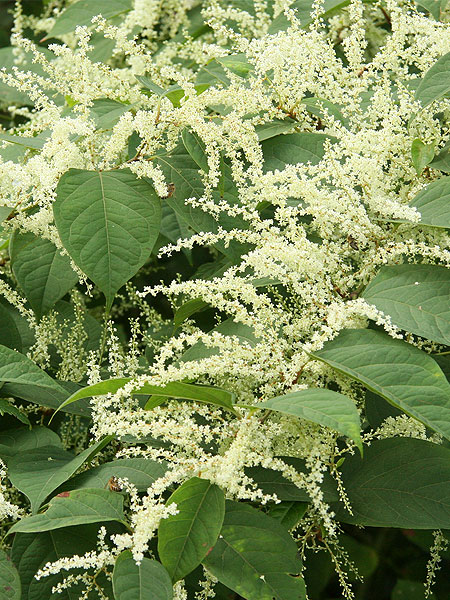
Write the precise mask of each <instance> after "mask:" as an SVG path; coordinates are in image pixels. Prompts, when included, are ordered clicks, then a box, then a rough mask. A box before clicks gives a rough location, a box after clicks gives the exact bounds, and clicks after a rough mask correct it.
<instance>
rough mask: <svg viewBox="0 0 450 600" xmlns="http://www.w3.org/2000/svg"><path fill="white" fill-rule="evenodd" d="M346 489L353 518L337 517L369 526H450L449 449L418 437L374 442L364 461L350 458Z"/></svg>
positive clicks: (346, 467)
mask: <svg viewBox="0 0 450 600" xmlns="http://www.w3.org/2000/svg"><path fill="white" fill-rule="evenodd" d="M342 479H343V483H344V488H345V491H346V493H347V496H348V498H349V501H350V505H351V507H352V512H353V516H351V515H349V514H348V513H347V511H346V510H345V508H344V507H343V506H342V505H339V507H337V505H335V506H333V510H335V511H336V513H337V518H338V519H339V520H341V521H344V522H346V523H357V524H358V525H367V526H370V527H402V528H411V529H441V528H442V529H444V528H449V527H450V449H449V448H444V447H443V446H438V445H436V444H432V443H431V442H427V441H424V440H418V439H414V438H390V439H384V440H375V441H373V442H372V443H371V445H370V446H369V447H368V448H366V451H365V452H364V459H361V458H359V457H358V456H356V455H355V456H350V457H347V458H346V459H345V461H344V464H343V466H342Z"/></svg>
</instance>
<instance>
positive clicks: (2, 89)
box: [0, 46, 55, 143]
mask: <svg viewBox="0 0 450 600" xmlns="http://www.w3.org/2000/svg"><path fill="white" fill-rule="evenodd" d="M39 52H41V53H42V54H43V55H44V56H45V58H46V59H47V60H49V61H52V60H53V59H54V58H55V55H54V54H53V53H52V52H50V50H48V49H47V48H44V47H42V46H40V47H39ZM16 53H17V48H16V47H12V46H8V47H6V48H0V65H1V66H2V68H4V69H5V71H6V72H8V73H11V72H12V68H13V67H14V66H18V68H19V69H20V71H24V72H25V73H26V72H27V71H31V72H32V73H36V74H38V75H41V76H46V73H45V71H44V70H43V68H42V67H41V65H39V64H37V63H33V58H34V57H33V54H32V52H31V51H27V50H25V49H22V50H21V54H22V58H23V60H22V59H21V64H20V65H17V64H16V63H17V55H16ZM51 93H53V91H52V92H51ZM53 99H54V98H53ZM0 104H1V105H2V106H5V107H8V106H10V105H12V104H16V105H18V106H21V105H33V104H34V102H33V100H31V99H30V97H29V95H28V94H27V93H26V92H23V91H21V90H18V89H17V88H15V87H12V86H9V85H8V84H7V83H4V82H3V81H0ZM32 143H33V142H32Z"/></svg>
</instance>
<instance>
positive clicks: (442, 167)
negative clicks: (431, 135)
mask: <svg viewBox="0 0 450 600" xmlns="http://www.w3.org/2000/svg"><path fill="white" fill-rule="evenodd" d="M430 167H432V168H433V169H438V170H439V171H442V172H443V173H450V144H448V143H447V144H446V145H445V146H444V147H443V148H441V149H440V150H439V152H438V154H436V156H434V158H433V160H432V161H431V162H430Z"/></svg>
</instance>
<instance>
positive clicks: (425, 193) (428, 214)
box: [411, 177, 450, 229]
mask: <svg viewBox="0 0 450 600" xmlns="http://www.w3.org/2000/svg"><path fill="white" fill-rule="evenodd" d="M411 206H414V207H415V208H417V210H418V211H419V212H420V215H421V218H420V223H421V224H423V225H431V226H432V227H444V228H447V229H448V228H450V177H441V179H437V180H436V181H433V182H432V183H430V184H429V185H427V187H426V188H424V189H423V190H421V191H420V192H419V193H418V194H417V196H416V197H415V198H414V199H413V201H412V202H411Z"/></svg>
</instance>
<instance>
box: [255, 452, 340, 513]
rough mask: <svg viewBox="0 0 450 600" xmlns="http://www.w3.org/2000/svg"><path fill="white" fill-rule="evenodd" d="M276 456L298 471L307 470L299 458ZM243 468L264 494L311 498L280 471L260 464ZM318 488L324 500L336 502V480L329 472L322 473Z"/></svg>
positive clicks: (284, 498) (299, 499) (289, 498)
mask: <svg viewBox="0 0 450 600" xmlns="http://www.w3.org/2000/svg"><path fill="white" fill-rule="evenodd" d="M278 458H281V459H282V460H283V462H285V463H286V464H288V465H290V466H292V467H294V469H295V470H296V471H297V472H298V473H307V472H308V470H307V468H306V465H305V462H304V461H303V460H302V459H300V458H294V457H291V456H279V457H278ZM244 470H245V474H246V475H247V476H248V477H250V478H251V479H252V480H253V481H254V482H255V483H256V486H257V488H258V489H261V490H262V491H263V492H264V494H276V496H277V498H278V500H281V501H293V502H310V501H311V498H310V496H309V494H308V493H307V491H306V490H305V489H303V488H299V487H298V486H296V485H295V483H292V481H289V480H288V479H286V478H285V477H283V475H282V474H281V473H280V471H275V470H274V469H267V468H265V467H261V466H258V467H245V469H244ZM320 488H321V490H322V493H323V497H324V500H325V502H336V500H338V499H339V496H338V493H337V488H336V482H335V481H334V479H333V478H332V477H331V475H329V473H324V476H323V481H322V483H321V484H320Z"/></svg>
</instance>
